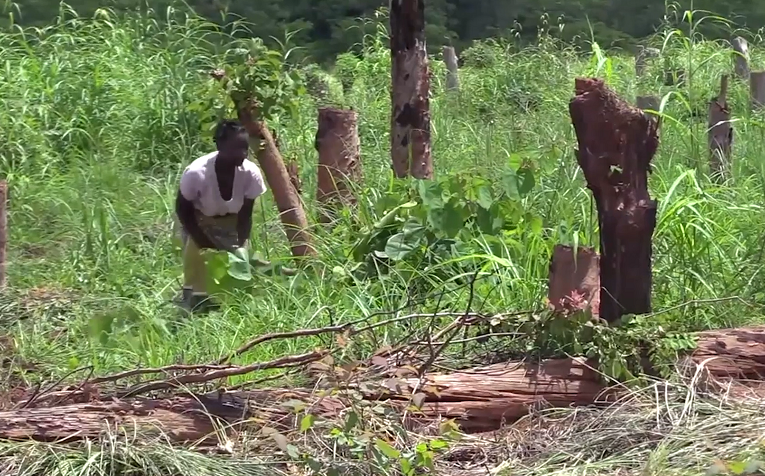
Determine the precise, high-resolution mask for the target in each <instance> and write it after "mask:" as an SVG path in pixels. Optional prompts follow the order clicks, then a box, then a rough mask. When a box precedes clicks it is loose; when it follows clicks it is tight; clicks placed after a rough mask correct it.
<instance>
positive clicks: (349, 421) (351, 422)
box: [343, 412, 359, 433]
mask: <svg viewBox="0 0 765 476" xmlns="http://www.w3.org/2000/svg"><path fill="white" fill-rule="evenodd" d="M358 424H359V415H358V414H357V413H356V412H350V413H348V418H346V420H345V426H344V428H343V431H345V432H346V433H348V432H349V431H351V430H353V429H354V428H356V425H358Z"/></svg>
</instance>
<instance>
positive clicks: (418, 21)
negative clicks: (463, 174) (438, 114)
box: [390, 0, 433, 179]
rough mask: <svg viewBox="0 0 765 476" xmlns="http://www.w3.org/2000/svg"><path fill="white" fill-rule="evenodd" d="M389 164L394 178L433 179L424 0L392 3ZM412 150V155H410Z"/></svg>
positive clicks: (395, 1) (403, 0)
mask: <svg viewBox="0 0 765 476" xmlns="http://www.w3.org/2000/svg"><path fill="white" fill-rule="evenodd" d="M390 51H391V79H392V88H391V103H392V104H391V108H392V112H391V131H390V140H391V162H392V166H393V171H394V173H395V174H396V177H399V178H404V177H407V176H409V175H410V174H411V175H412V176H413V177H414V178H417V179H430V178H432V177H433V161H432V160H433V159H432V157H431V145H430V101H429V99H428V94H429V92H430V77H429V73H428V54H427V50H426V48H425V4H424V0H391V2H390ZM410 151H411V152H410Z"/></svg>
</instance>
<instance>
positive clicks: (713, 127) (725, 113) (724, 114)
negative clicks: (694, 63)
mask: <svg viewBox="0 0 765 476" xmlns="http://www.w3.org/2000/svg"><path fill="white" fill-rule="evenodd" d="M727 96H728V75H723V76H722V78H720V93H719V94H718V96H717V97H716V98H713V99H712V100H711V101H710V102H709V123H708V126H709V127H708V132H707V138H708V142H709V172H710V174H711V175H712V177H713V178H715V179H716V180H721V179H722V178H723V177H724V174H725V168H726V165H727V164H728V163H729V161H730V156H731V145H732V144H733V125H732V124H731V123H730V109H729V108H728V99H727Z"/></svg>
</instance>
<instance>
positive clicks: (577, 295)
mask: <svg viewBox="0 0 765 476" xmlns="http://www.w3.org/2000/svg"><path fill="white" fill-rule="evenodd" d="M599 273H600V257H599V256H598V253H596V252H595V250H594V249H592V248H589V247H586V248H578V249H577V250H576V255H574V249H573V248H572V247H571V246H565V245H555V249H554V250H553V255H552V259H551V260H550V271H549V278H548V279H549V281H548V291H547V299H548V301H549V307H550V308H551V309H552V310H553V311H555V312H557V313H562V314H568V313H572V312H577V311H583V310H586V309H589V310H590V311H591V312H592V315H593V316H595V317H597V316H598V315H599V314H600V276H599Z"/></svg>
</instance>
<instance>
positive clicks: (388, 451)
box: [375, 438, 401, 459]
mask: <svg viewBox="0 0 765 476" xmlns="http://www.w3.org/2000/svg"><path fill="white" fill-rule="evenodd" d="M375 446H376V447H377V449H379V450H380V451H381V452H382V453H383V454H384V455H385V456H387V457H388V458H391V459H395V458H399V457H400V456H401V452H400V451H399V450H397V449H396V448H394V447H392V446H391V445H390V443H388V442H387V441H385V440H381V439H380V438H376V439H375Z"/></svg>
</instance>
